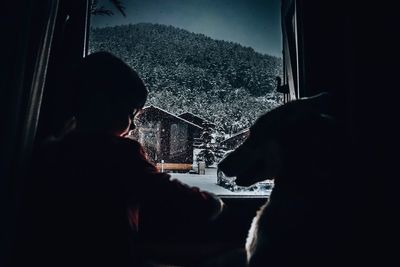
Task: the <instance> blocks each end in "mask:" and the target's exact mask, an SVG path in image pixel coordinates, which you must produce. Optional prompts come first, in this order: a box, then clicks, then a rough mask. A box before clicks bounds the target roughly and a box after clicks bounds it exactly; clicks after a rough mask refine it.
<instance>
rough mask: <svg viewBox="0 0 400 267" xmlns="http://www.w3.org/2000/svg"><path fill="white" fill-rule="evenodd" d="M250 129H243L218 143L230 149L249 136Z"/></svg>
mask: <svg viewBox="0 0 400 267" xmlns="http://www.w3.org/2000/svg"><path fill="white" fill-rule="evenodd" d="M249 134H250V130H249V129H244V130H243V131H240V132H238V133H236V134H234V135H232V136H231V137H229V138H227V139H225V140H224V141H222V142H221V143H219V145H220V146H221V147H222V148H224V149H226V150H232V149H235V148H237V147H238V146H240V144H242V143H243V142H244V140H246V138H247V137H248V136H249Z"/></svg>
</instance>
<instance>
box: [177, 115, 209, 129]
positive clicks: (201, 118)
mask: <svg viewBox="0 0 400 267" xmlns="http://www.w3.org/2000/svg"><path fill="white" fill-rule="evenodd" d="M186 114H188V115H191V116H193V117H196V118H198V119H200V120H203V121H205V122H208V123H210V124H212V125H214V126H215V123H213V122H211V121H209V120H206V119H204V118H203V117H200V116H199V115H196V114H193V113H192V112H184V113H182V114H180V115H178V117H182V116H184V115H186Z"/></svg>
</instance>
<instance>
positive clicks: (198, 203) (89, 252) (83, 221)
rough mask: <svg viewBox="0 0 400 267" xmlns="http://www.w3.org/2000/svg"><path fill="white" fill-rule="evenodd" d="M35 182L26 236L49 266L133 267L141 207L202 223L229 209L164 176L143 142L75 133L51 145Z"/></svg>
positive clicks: (37, 163) (39, 159)
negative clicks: (147, 157)
mask: <svg viewBox="0 0 400 267" xmlns="http://www.w3.org/2000/svg"><path fill="white" fill-rule="evenodd" d="M33 178H34V179H33V185H32V186H31V187H30V188H29V189H30V190H29V191H30V192H31V195H30V196H28V200H29V202H30V205H29V208H27V209H26V225H25V226H26V228H25V231H24V233H25V234H24V235H25V237H26V240H29V241H28V242H25V243H26V246H27V250H29V251H30V252H29V253H31V254H32V255H31V257H32V258H33V259H36V260H37V261H39V263H40V264H41V265H53V266H60V265H61V266H73V265H74V264H77V262H79V266H98V265H101V266H107V265H108V266H120V265H130V266H132V264H133V263H132V261H131V259H132V258H133V259H135V258H136V259H137V258H138V255H133V256H132V254H135V248H134V244H135V240H134V239H135V232H136V231H138V230H140V209H147V210H146V214H150V216H151V214H153V215H154V218H157V219H159V218H160V217H162V218H164V219H165V220H166V221H168V220H172V221H174V220H176V222H179V221H186V222H193V223H194V222H195V223H200V224H201V223H205V222H207V221H209V220H210V219H212V218H214V217H215V216H216V215H217V214H218V213H219V212H220V211H221V207H222V205H221V203H222V202H221V201H220V200H219V199H218V198H217V197H215V196H213V195H211V194H209V193H207V192H203V191H200V190H199V189H198V188H192V187H189V186H187V185H184V184H182V183H180V182H178V181H172V180H171V179H170V176H169V175H168V174H165V173H160V172H158V170H157V169H156V167H155V166H154V165H153V164H151V163H150V162H149V161H148V160H147V159H146V156H145V153H144V150H143V148H142V146H141V145H140V144H139V143H138V142H136V141H133V140H130V139H126V138H121V137H115V136H111V135H98V134H96V135H93V134H88V133H79V132H74V133H71V134H69V135H67V136H65V137H64V138H63V139H61V140H58V141H54V142H50V143H49V144H47V145H45V146H44V147H43V148H42V149H41V150H40V152H39V153H37V155H36V157H35V163H34V171H33ZM128 217H129V220H128ZM32 248H33V249H32ZM30 263H31V264H32V263H33V262H32V261H30ZM71 264H72V265H71ZM85 264H88V265H85ZM76 266H77V265H76Z"/></svg>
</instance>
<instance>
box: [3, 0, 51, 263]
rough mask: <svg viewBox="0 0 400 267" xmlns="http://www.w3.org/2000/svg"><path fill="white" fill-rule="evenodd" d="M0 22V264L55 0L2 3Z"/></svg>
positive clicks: (6, 253)
mask: <svg viewBox="0 0 400 267" xmlns="http://www.w3.org/2000/svg"><path fill="white" fill-rule="evenodd" d="M2 8H3V12H2V15H1V20H0V36H1V38H2V39H1V50H0V51H1V53H2V60H1V61H0V125H1V131H0V213H1V218H2V219H1V220H0V265H1V266H5V264H6V257H7V258H8V257H10V255H11V251H12V247H13V238H14V236H15V225H16V214H17V206H18V201H19V199H18V192H19V187H20V185H21V183H22V177H23V175H24V174H25V172H26V165H27V162H28V160H29V157H30V152H31V148H32V144H33V140H34V136H35V130H36V125H37V116H38V114H39V113H38V111H39V109H40V97H41V93H42V90H43V84H44V83H43V79H45V77H46V61H47V59H48V55H49V53H48V52H49V50H48V45H49V44H50V43H51V41H52V33H53V31H52V28H51V27H52V25H53V24H52V21H53V18H55V13H56V10H57V1H40V2H37V1H31V0H19V1H6V2H4V3H2Z"/></svg>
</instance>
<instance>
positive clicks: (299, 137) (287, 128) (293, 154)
mask: <svg viewBox="0 0 400 267" xmlns="http://www.w3.org/2000/svg"><path fill="white" fill-rule="evenodd" d="M329 103H330V96H329V95H328V94H327V93H321V94H319V95H316V96H313V97H309V98H302V99H299V100H295V101H292V102H289V103H287V104H285V105H282V106H280V107H277V108H275V109H273V110H271V111H269V112H267V113H266V114H264V115H262V116H261V117H260V118H258V119H257V121H256V122H255V123H254V125H253V126H252V127H251V128H250V135H249V137H248V138H247V139H246V140H245V142H244V143H243V144H242V145H240V146H239V147H238V148H237V149H236V150H234V151H233V152H231V153H230V154H229V155H228V156H227V157H226V158H225V159H223V160H222V161H221V162H220V163H219V165H218V167H219V168H220V169H221V170H222V171H223V172H224V173H225V175H227V176H230V177H232V176H235V177H236V184H238V185H242V186H249V185H251V184H254V183H256V182H259V181H262V180H266V179H275V183H276V182H277V180H278V179H279V180H281V182H285V180H286V179H291V178H290V177H292V176H293V175H292V174H296V176H297V177H299V176H307V178H306V179H312V178H313V177H318V179H321V177H325V176H327V175H328V174H329V173H330V171H331V169H332V166H331V165H332V164H331V163H332V162H333V161H334V157H335V153H334V150H335V142H333V140H334V139H335V135H336V133H335V128H336V127H335V120H334V119H333V118H332V116H330V115H328V112H327V111H328V110H329V106H330V104H329ZM303 182H304V180H303V181H302V183H303ZM290 183H296V181H290Z"/></svg>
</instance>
